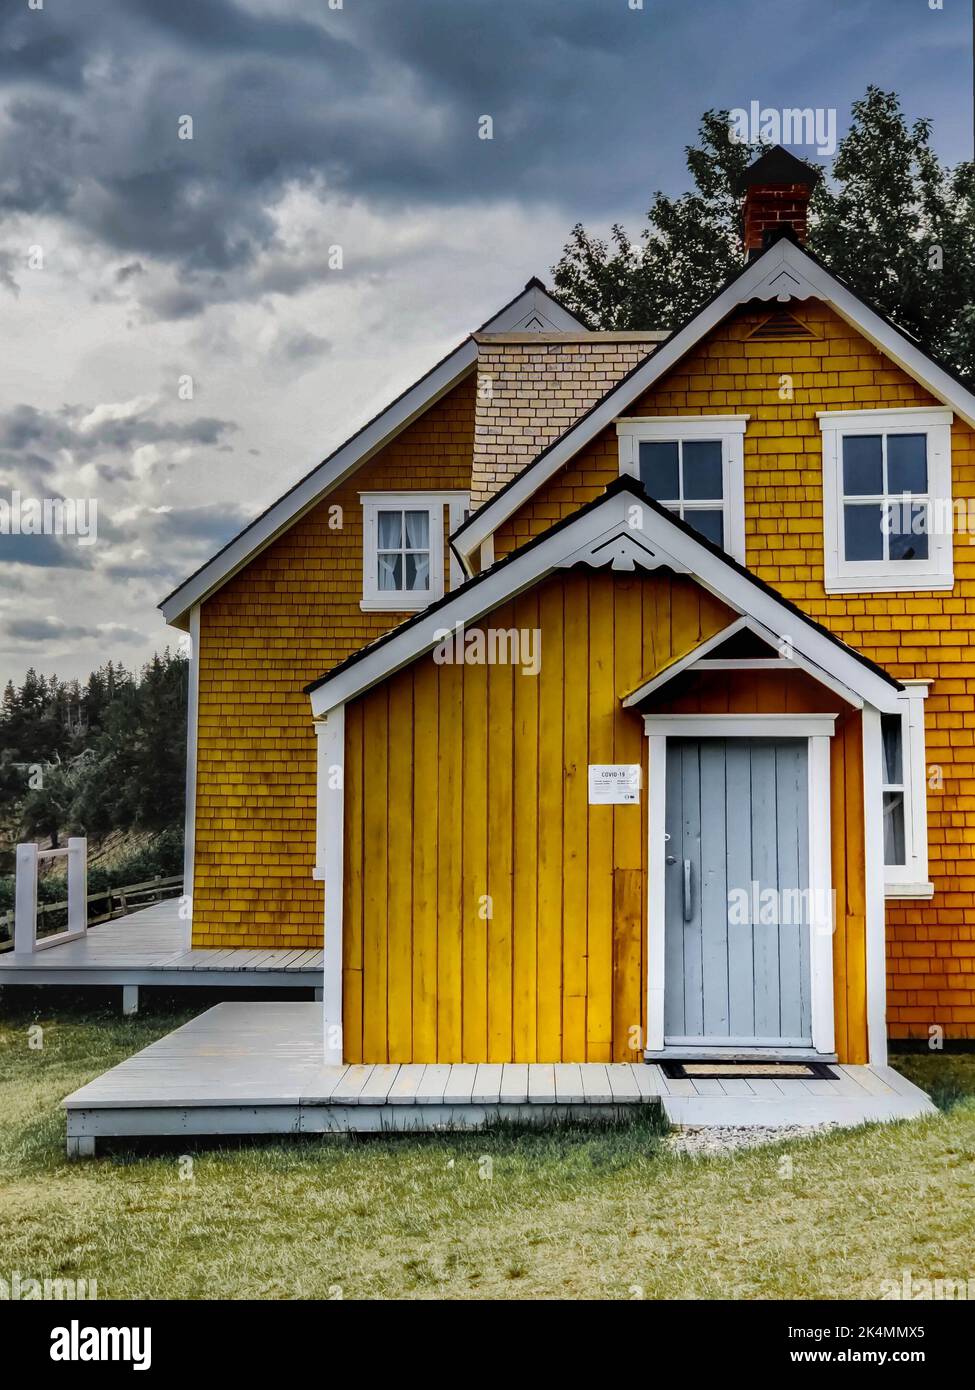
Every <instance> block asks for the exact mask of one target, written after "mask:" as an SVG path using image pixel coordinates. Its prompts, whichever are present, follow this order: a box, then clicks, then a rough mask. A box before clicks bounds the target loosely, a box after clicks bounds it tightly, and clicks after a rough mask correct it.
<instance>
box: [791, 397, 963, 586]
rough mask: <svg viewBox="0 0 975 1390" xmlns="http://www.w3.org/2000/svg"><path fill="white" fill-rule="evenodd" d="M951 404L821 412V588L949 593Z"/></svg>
mask: <svg viewBox="0 0 975 1390" xmlns="http://www.w3.org/2000/svg"><path fill="white" fill-rule="evenodd" d="M951 421H952V413H951V411H950V410H930V409H928V408H926V407H921V408H909V409H905V410H855V411H823V412H821V413H820V415H819V426H820V429H821V430H822V433H823V562H824V563H823V568H824V582H825V587H826V591H827V593H833V594H835V593H864V592H870V591H873V590H882V589H906V590H911V589H950V588H951V587H952V584H953V582H954V577H953V569H952V535H953V531H954V526H953V514H952V502H951Z"/></svg>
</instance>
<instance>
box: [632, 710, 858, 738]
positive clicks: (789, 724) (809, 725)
mask: <svg viewBox="0 0 975 1390" xmlns="http://www.w3.org/2000/svg"><path fill="white" fill-rule="evenodd" d="M836 719H837V716H836V715H835V714H645V715H644V716H643V727H644V729H645V730H646V732H647V733H648V734H656V735H663V737H665V738H825V739H827V740H828V739H831V738H832V737H833V734H834V733H835V732H836Z"/></svg>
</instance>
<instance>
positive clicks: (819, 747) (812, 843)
mask: <svg viewBox="0 0 975 1390" xmlns="http://www.w3.org/2000/svg"><path fill="white" fill-rule="evenodd" d="M829 758H830V745H829V739H828V738H823V737H822V736H820V735H816V736H814V737H813V738H810V740H809V776H808V780H807V787H808V795H809V811H808V817H809V887H810V890H811V891H810V899H811V902H812V913H811V920H810V923H809V934H810V952H811V966H812V968H811V970H810V975H809V992H810V1004H811V1012H812V1040H813V1047H814V1048H815V1049H816V1051H817V1052H821V1053H831V1052H833V1051H834V1050H835V1048H836V1024H835V1013H834V1008H833V939H834V932H835V930H836V924H835V922H834V920H833V874H832V856H833V846H832V839H831V814H830V810H831V808H830V765H829Z"/></svg>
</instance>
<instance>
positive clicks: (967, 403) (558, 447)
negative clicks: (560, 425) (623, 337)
mask: <svg viewBox="0 0 975 1390" xmlns="http://www.w3.org/2000/svg"><path fill="white" fill-rule="evenodd" d="M755 299H758V300H766V301H777V302H779V303H789V302H790V301H793V300H806V299H818V300H822V301H824V302H825V303H827V304H829V305H830V306H831V307H832V308H833V309H834V310H835V311H836V312H837V313H838V314H839V315H840V317H841V318H842V319H844V320H845V322H846V323H848V324H850V326H851V327H853V328H855V329H856V330H857V331H858V332H859V333H862V334H863V336H864V337H865V338H866V339H867V340H868V341H869V342H871V343H873V345H874V346H875V347H876V348H878V349H879V350H880V351H881V352H883V353H885V354H886V355H887V356H888V357H889V358H890V359H891V361H892V362H895V363H896V364H897V365H898V366H899V367H901V368H902V369H903V370H904V371H905V372H907V373H908V375H909V376H911V377H913V378H914V380H915V381H917V382H919V383H920V384H921V385H922V386H924V387H925V388H926V389H927V390H928V391H930V392H931V394H932V395H933V396H935V397H936V398H937V399H938V400H940V401H942V402H943V403H944V404H945V405H948V406H951V407H952V408H953V409H954V410H955V411H956V412H957V413H958V414H959V415H960V416H961V417H962V419H963V420H965V421H966V422H967V423H968V424H969V425H972V426H973V427H975V395H973V394H972V393H971V392H970V391H968V390H967V389H966V388H965V387H964V386H962V385H961V383H960V382H958V381H956V380H955V378H954V377H952V376H951V375H950V374H949V373H948V372H946V371H945V370H944V369H943V368H942V367H939V366H938V365H937V363H935V362H933V361H932V360H931V358H930V357H928V356H927V354H926V353H925V352H923V351H922V349H921V348H920V347H919V346H918V344H917V343H916V342H915V341H914V340H913V339H912V338H910V337H908V336H907V334H906V333H903V332H902V331H901V330H900V329H897V328H895V327H894V326H893V325H892V324H890V323H888V322H887V321H886V320H885V319H883V318H882V317H881V316H880V315H879V314H878V313H876V312H875V311H874V310H873V309H871V308H869V307H868V306H867V305H866V304H864V303H863V301H862V300H860V299H859V298H858V297H857V296H856V295H855V294H853V292H852V291H851V290H849V289H847V288H846V286H845V285H844V284H842V282H841V281H839V280H838V279H836V277H835V276H834V275H832V274H831V273H830V272H829V271H828V270H827V269H826V267H825V266H823V265H821V264H820V263H819V262H818V261H817V260H815V258H814V257H812V256H811V255H809V253H808V252H807V251H805V250H803V248H802V247H800V246H797V245H795V243H794V242H791V241H789V240H786V239H782V240H781V241H777V242H776V243H775V244H774V245H773V246H770V247H769V249H768V250H767V251H765V252H764V253H763V254H762V255H761V256H758V257H757V258H756V259H755V260H754V261H752V262H751V263H750V264H749V265H748V266H747V267H746V268H745V270H744V271H742V273H741V274H740V275H737V276H736V277H735V278H734V279H733V280H732V281H730V283H729V284H727V285H726V286H725V288H724V289H723V290H722V291H720V292H719V293H718V294H717V295H716V296H715V297H714V299H712V300H711V302H710V303H709V304H706V305H705V306H704V308H703V309H702V310H701V311H700V312H699V313H698V314H697V315H695V317H694V318H693V319H691V321H690V322H689V323H687V324H685V325H684V327H683V328H681V329H679V330H678V331H677V332H676V333H674V334H673V335H672V336H671V337H670V338H668V339H667V341H666V342H664V343H661V345H660V346H659V347H658V348H657V349H656V351H655V352H654V353H653V355H652V356H650V357H648V358H647V359H646V361H645V362H644V363H643V365H642V366H640V367H638V368H637V369H636V370H635V371H633V372H632V373H631V374H630V375H629V376H628V377H625V378H624V379H623V380H622V381H621V382H620V383H619V385H618V386H615V387H614V388H613V389H612V390H611V391H609V392H608V393H607V394H606V395H605V396H604V397H603V398H602V400H601V401H600V402H598V404H597V405H596V406H594V407H593V409H592V410H590V411H589V413H588V414H587V415H585V416H583V418H582V419H581V420H580V421H579V422H578V423H577V424H575V425H573V426H571V427H570V428H569V429H568V430H567V431H566V433H565V434H563V435H562V437H561V439H559V440H557V441H556V442H555V444H553V445H551V446H550V447H549V448H548V449H547V450H546V451H545V452H544V453H542V454H540V455H539V457H538V458H537V459H536V460H535V462H534V463H531V464H529V466H528V467H527V468H526V469H525V470H524V472H522V473H520V474H519V475H518V477H517V478H516V479H515V480H514V482H512V483H509V484H508V486H506V487H505V488H503V489H502V490H501V491H500V492H499V493H497V494H496V496H495V497H493V498H492V499H491V500H490V501H488V502H486V503H485V504H484V505H483V506H482V507H481V508H480V509H479V510H478V511H476V512H475V513H474V515H473V516H472V517H471V518H469V520H468V521H467V523H466V524H465V525H464V526H463V527H462V528H461V529H460V532H459V533H458V534H457V535H456V536H455V537H454V542H455V544H456V545H457V547H458V549H459V550H460V552H461V553H462V555H465V556H470V555H471V554H472V553H473V551H474V550H476V549H477V547H478V546H479V545H480V544H481V542H482V541H483V540H484V539H485V538H486V537H487V536H488V535H490V534H491V533H492V532H494V531H496V530H497V528H498V527H499V526H500V525H501V524H502V523H503V522H504V521H506V520H507V519H508V517H510V516H511V515H512V514H513V513H514V512H516V511H518V510H519V509H520V508H521V507H522V506H523V505H524V504H525V502H527V501H528V499H529V498H530V497H532V496H533V495H534V494H535V493H536V492H537V491H538V489H539V488H540V487H541V486H542V485H543V484H544V483H545V482H547V481H548V479H549V478H551V477H552V476H553V475H554V474H555V473H557V472H558V470H559V469H560V468H561V467H562V465H563V464H565V463H567V462H568V461H569V459H571V458H573V457H574V456H575V455H576V454H577V453H578V452H579V450H580V449H582V448H583V447H584V446H585V445H586V444H588V443H589V442H590V441H591V440H593V439H595V438H596V436H597V435H598V434H600V433H601V432H602V431H603V430H604V429H606V428H607V427H608V426H610V425H614V424H615V423H616V421H617V419H618V417H619V416H620V414H621V412H622V411H625V410H626V408H627V406H629V405H631V404H632V403H633V402H634V401H636V400H637V399H639V397H640V396H641V395H642V394H643V393H644V392H645V391H647V390H648V389H649V388H650V387H651V386H653V385H654V384H655V383H656V382H657V381H659V380H660V379H661V378H662V377H663V376H664V375H665V374H666V373H667V372H668V371H670V370H671V369H672V368H673V367H675V366H676V365H677V363H678V362H680V361H681V360H682V359H683V358H684V357H685V356H686V354H687V353H688V352H690V350H691V349H692V348H693V347H695V346H696V345H697V344H698V343H699V342H700V341H701V339H702V338H704V337H705V336H706V335H707V334H708V333H710V332H711V330H712V329H713V328H716V327H717V326H718V324H719V323H721V322H722V320H723V319H725V318H726V317H727V315H728V314H729V313H730V312H731V311H732V310H733V309H734V308H736V307H737V306H738V305H739V304H746V303H749V302H750V301H751V300H755Z"/></svg>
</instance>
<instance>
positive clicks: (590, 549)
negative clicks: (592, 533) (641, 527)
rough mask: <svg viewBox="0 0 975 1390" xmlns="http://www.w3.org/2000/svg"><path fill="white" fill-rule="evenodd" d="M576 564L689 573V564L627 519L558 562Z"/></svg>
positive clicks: (563, 566)
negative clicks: (647, 538) (655, 542)
mask: <svg viewBox="0 0 975 1390" xmlns="http://www.w3.org/2000/svg"><path fill="white" fill-rule="evenodd" d="M573 565H589V566H591V567H592V568H593V569H614V570H621V571H623V572H624V573H628V574H633V573H634V572H635V571H636V570H644V571H646V572H647V573H649V572H650V571H651V570H656V569H661V568H667V569H672V570H675V571H676V572H677V573H679V574H687V573H689V571H688V568H687V566H686V565H684V564H682V563H681V562H680V561H679V560H677V559H675V558H674V556H673V555H671V554H670V552H669V551H666V550H664V549H663V547H662V546H659V545H657V544H653V545H651V544H650V543H649V542H648V541H647V540H646V539H645V538H644V537H643V536H641V535H640V533H639V531H637V530H635V529H634V528H633V527H632V526H631V525H629V524H628V523H627V522H621V523H619V524H618V525H617V526H616V527H614V528H613V530H612V531H610V532H604V533H603V534H602V535H601V536H597V537H596V538H595V539H594V540H592V541H589V542H588V543H587V544H585V545H581V546H580V547H579V548H578V550H574V551H573V552H572V553H571V554H570V555H566V556H565V558H564V559H563V560H560V561H559V568H560V569H571V568H572V566H573Z"/></svg>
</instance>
